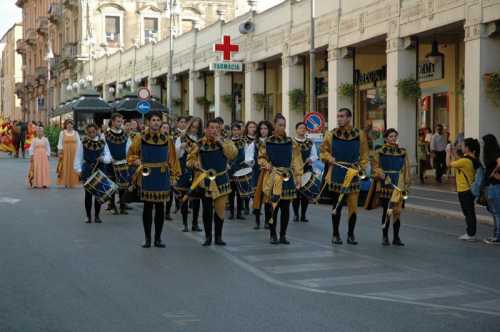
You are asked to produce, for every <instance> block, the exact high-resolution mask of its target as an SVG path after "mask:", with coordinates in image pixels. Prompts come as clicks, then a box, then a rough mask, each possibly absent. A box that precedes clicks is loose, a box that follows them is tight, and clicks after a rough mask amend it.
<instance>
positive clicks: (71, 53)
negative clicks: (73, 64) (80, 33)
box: [62, 43, 78, 60]
mask: <svg viewBox="0 0 500 332" xmlns="http://www.w3.org/2000/svg"><path fill="white" fill-rule="evenodd" d="M77 55H78V47H77V45H76V44H74V43H66V44H65V45H64V47H63V49H62V58H63V59H65V60H67V59H75V58H76V56H77ZM75 60H76V59H75Z"/></svg>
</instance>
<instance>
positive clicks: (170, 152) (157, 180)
mask: <svg viewBox="0 0 500 332" xmlns="http://www.w3.org/2000/svg"><path fill="white" fill-rule="evenodd" d="M127 159H128V162H129V164H134V162H135V161H136V160H140V163H141V166H140V167H139V168H138V169H137V172H136V173H135V179H134V182H135V184H137V185H138V187H139V191H140V198H141V200H142V201H144V202H153V203H161V202H165V201H167V200H168V199H169V194H170V190H171V178H172V180H173V181H174V182H175V180H176V179H177V178H178V176H179V174H180V166H179V161H178V160H177V156H176V153H175V148H174V144H173V142H172V138H171V137H169V136H166V135H163V134H161V133H160V132H153V131H151V130H150V129H147V130H145V131H144V132H143V133H142V135H140V136H136V137H135V139H134V142H133V143H132V145H131V146H130V149H129V152H128V158H127ZM145 169H148V170H149V176H142V171H143V170H145Z"/></svg>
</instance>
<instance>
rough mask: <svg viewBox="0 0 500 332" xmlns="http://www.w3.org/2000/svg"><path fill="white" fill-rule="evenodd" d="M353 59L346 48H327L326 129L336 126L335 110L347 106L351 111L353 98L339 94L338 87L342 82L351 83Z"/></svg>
mask: <svg viewBox="0 0 500 332" xmlns="http://www.w3.org/2000/svg"><path fill="white" fill-rule="evenodd" d="M353 72H354V61H353V58H352V55H351V54H349V52H348V50H347V49H345V48H344V49H339V48H333V49H332V48H330V49H329V50H328V119H326V121H327V122H328V129H333V128H335V127H336V126H337V111H338V110H339V109H341V108H348V109H350V110H351V111H353V108H354V107H353V106H354V105H353V98H352V97H345V96H340V95H339V94H338V88H339V86H341V85H342V84H346V83H347V84H353Z"/></svg>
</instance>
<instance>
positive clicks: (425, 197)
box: [405, 177, 493, 225]
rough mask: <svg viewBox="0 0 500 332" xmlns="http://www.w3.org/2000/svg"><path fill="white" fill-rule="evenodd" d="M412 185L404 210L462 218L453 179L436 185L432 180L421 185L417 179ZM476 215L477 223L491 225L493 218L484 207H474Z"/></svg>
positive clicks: (427, 180)
mask: <svg viewBox="0 0 500 332" xmlns="http://www.w3.org/2000/svg"><path fill="white" fill-rule="evenodd" d="M413 183H415V185H413V186H412V187H411V188H410V195H409V199H408V201H407V202H406V205H405V206H406V208H408V209H411V210H414V211H418V212H422V213H428V214H434V215H438V216H443V217H448V218H458V219H463V218H464V216H463V214H462V210H461V208H460V203H459V202H458V197H457V193H456V190H455V179H454V178H453V177H450V178H444V179H443V183H437V182H436V181H435V180H434V179H433V178H427V179H426V183H425V184H423V185H422V184H420V180H419V179H414V180H413ZM476 215H477V221H478V222H479V223H482V224H487V225H493V217H492V216H491V214H490V213H489V212H488V211H487V210H486V208H485V207H483V206H480V205H476Z"/></svg>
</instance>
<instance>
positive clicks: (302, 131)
mask: <svg viewBox="0 0 500 332" xmlns="http://www.w3.org/2000/svg"><path fill="white" fill-rule="evenodd" d="M295 131H296V136H295V137H294V141H295V143H297V144H298V145H299V147H300V154H301V157H302V163H303V164H304V169H303V173H304V174H305V173H307V172H311V173H312V172H313V167H312V165H313V163H314V162H315V161H316V160H318V150H317V149H316V146H315V145H314V142H313V141H312V140H311V139H310V138H307V137H306V132H307V126H306V124H305V123H304V122H299V123H297V124H296V125H295ZM292 205H293V214H294V218H293V221H299V210H300V221H301V222H308V221H309V220H307V218H306V213H307V207H308V205H309V200H308V198H307V197H306V196H305V195H303V194H302V193H301V191H300V190H299V191H298V192H297V198H295V199H294V200H293V203H292ZM301 208H302V209H301Z"/></svg>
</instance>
